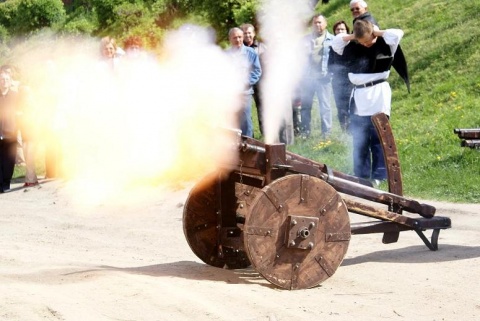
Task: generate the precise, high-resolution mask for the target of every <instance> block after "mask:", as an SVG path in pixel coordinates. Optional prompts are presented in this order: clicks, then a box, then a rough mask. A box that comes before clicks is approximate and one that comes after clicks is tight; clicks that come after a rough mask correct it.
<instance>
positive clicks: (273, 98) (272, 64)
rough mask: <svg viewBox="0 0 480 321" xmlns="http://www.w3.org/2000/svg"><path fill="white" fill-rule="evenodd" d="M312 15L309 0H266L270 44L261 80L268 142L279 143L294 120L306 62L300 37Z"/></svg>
mask: <svg viewBox="0 0 480 321" xmlns="http://www.w3.org/2000/svg"><path fill="white" fill-rule="evenodd" d="M311 14H312V10H311V7H310V5H309V0H301V1H291V0H264V1H263V5H262V11H261V12H260V13H259V14H258V18H259V21H260V25H261V32H262V38H263V39H264V40H265V43H266V45H267V51H266V52H265V54H264V55H265V59H264V60H265V63H264V66H263V67H264V78H263V79H262V83H261V86H262V93H263V101H264V107H263V108H264V120H263V122H264V126H265V133H264V135H265V142H266V143H274V142H277V141H278V134H279V130H280V128H281V127H282V126H283V125H284V124H285V123H289V122H290V121H291V118H292V105H291V100H292V94H293V92H294V90H295V86H296V85H297V82H298V80H299V78H300V75H301V72H302V68H303V66H304V64H305V61H304V59H305V57H304V55H302V53H301V50H302V47H301V45H300V44H301V42H300V40H301V37H302V36H303V35H304V34H305V22H306V21H307V20H308V18H309V17H310V15H311Z"/></svg>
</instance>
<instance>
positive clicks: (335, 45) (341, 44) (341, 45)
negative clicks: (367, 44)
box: [332, 33, 350, 55]
mask: <svg viewBox="0 0 480 321" xmlns="http://www.w3.org/2000/svg"><path fill="white" fill-rule="evenodd" d="M345 35H346V34H345V33H340V34H338V35H336V36H335V37H333V41H332V49H333V51H335V52H336V53H337V54H339V55H343V50H344V49H345V47H346V46H347V45H348V44H349V43H350V41H344V40H343V37H345Z"/></svg>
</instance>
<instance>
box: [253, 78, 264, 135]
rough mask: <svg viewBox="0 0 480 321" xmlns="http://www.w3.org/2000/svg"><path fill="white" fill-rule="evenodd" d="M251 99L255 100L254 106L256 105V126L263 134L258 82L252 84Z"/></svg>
mask: <svg viewBox="0 0 480 321" xmlns="http://www.w3.org/2000/svg"><path fill="white" fill-rule="evenodd" d="M253 101H254V102H255V107H257V116H258V128H259V129H260V133H261V134H262V135H263V104H262V95H261V93H260V85H259V84H256V85H255V86H253Z"/></svg>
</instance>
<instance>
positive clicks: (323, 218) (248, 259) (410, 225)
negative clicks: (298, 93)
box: [183, 114, 451, 290]
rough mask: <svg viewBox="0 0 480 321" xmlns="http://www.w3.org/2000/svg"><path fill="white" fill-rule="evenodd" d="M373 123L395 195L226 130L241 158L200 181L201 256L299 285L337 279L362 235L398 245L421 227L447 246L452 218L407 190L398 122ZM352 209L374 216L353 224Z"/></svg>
mask: <svg viewBox="0 0 480 321" xmlns="http://www.w3.org/2000/svg"><path fill="white" fill-rule="evenodd" d="M372 120H374V124H375V126H376V128H377V131H378V132H379V136H380V139H381V143H382V146H383V148H384V154H385V159H386V164H387V167H388V170H387V172H388V188H389V191H388V192H386V191H383V190H379V189H377V188H374V187H373V186H372V184H371V183H370V182H369V181H368V180H364V179H359V178H357V177H354V176H351V175H348V174H345V173H342V172H339V171H336V170H334V169H333V168H331V167H330V166H327V165H326V164H322V163H319V162H316V161H313V160H310V159H308V158H305V157H302V156H300V155H297V154H294V153H291V152H288V151H286V147H285V145H284V144H265V143H263V142H260V141H258V140H255V139H253V138H249V137H245V136H242V135H241V133H240V132H238V131H227V130H226V133H225V134H228V135H233V136H234V140H235V143H234V144H233V146H232V152H235V153H237V154H238V160H237V162H236V163H235V164H226V166H225V168H220V169H218V170H217V171H215V172H213V173H211V174H209V175H207V176H206V177H204V178H203V179H202V180H201V181H200V182H198V183H196V184H195V185H194V187H193V188H192V189H191V191H190V193H189V195H188V198H187V201H186V203H185V207H184V212H183V230H184V234H185V237H186V240H187V242H188V244H189V246H190V248H191V249H192V251H193V252H194V254H195V255H196V256H197V257H198V258H200V259H201V260H202V261H203V262H205V263H206V264H208V265H211V266H214V267H218V268H228V269H242V268H247V267H249V266H250V265H251V266H252V267H253V268H254V269H255V270H256V271H257V272H258V273H259V274H260V275H261V276H263V277H264V278H265V279H266V280H267V281H269V282H270V283H272V284H274V285H276V286H278V287H280V288H283V289H289V290H295V289H306V288H311V287H314V286H317V285H319V284H320V283H321V282H323V281H325V280H326V279H328V278H329V277H331V276H332V275H333V274H334V273H335V271H336V270H337V268H338V267H339V266H340V264H341V263H342V261H343V258H344V257H345V254H346V252H347V249H348V245H349V242H350V239H351V236H352V235H358V234H368V233H383V243H393V242H397V240H398V238H399V234H400V232H403V231H415V232H416V233H417V234H418V235H419V236H420V238H421V239H422V241H423V242H424V243H425V245H426V246H427V247H428V248H429V249H430V250H432V251H435V250H437V249H438V237H439V233H440V231H441V230H442V229H447V228H450V227H451V220H450V219H449V218H448V217H440V216H435V211H436V209H435V207H434V206H431V205H429V204H424V203H421V202H419V201H416V200H413V199H409V198H406V197H404V196H402V193H403V191H402V179H401V172H400V166H399V163H398V154H397V150H396V146H395V142H394V140H393V135H392V131H391V128H390V124H389V122H388V118H387V117H386V116H385V115H384V114H376V115H374V116H373V117H372ZM405 212H408V214H407V213H405ZM351 214H352V215H353V214H357V215H361V216H363V217H366V218H368V221H365V222H359V223H351V222H350V215H351ZM427 230H431V231H432V234H431V237H430V238H428V237H427V236H426V235H425V234H424V232H425V231H427Z"/></svg>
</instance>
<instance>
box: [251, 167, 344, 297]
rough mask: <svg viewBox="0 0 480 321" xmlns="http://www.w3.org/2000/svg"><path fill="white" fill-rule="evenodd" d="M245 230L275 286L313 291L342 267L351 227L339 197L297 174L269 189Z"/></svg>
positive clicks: (256, 260)
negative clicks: (313, 288)
mask: <svg viewBox="0 0 480 321" xmlns="http://www.w3.org/2000/svg"><path fill="white" fill-rule="evenodd" d="M250 211H251V213H250V215H249V216H248V219H247V220H246V222H245V226H244V242H245V251H246V252H247V255H248V258H249V260H250V262H251V263H252V266H253V267H254V268H255V270H256V271H257V272H258V273H260V274H261V275H262V276H263V277H264V278H265V279H266V280H267V281H269V282H271V283H273V284H274V285H276V286H278V287H280V288H284V289H289V290H294V289H306V288H311V287H314V286H316V285H318V284H320V283H321V282H323V281H324V280H326V279H327V278H329V277H330V276H332V275H333V274H334V273H335V271H336V269H337V268H338V267H339V266H340V264H341V263H342V261H343V258H344V256H345V253H346V251H347V249H348V244H349V242H350V236H351V229H350V220H349V216H348V209H347V207H346V205H345V203H344V202H343V200H342V198H341V196H340V194H339V193H338V192H337V191H336V190H335V189H334V188H333V187H331V186H330V185H328V184H327V183H326V182H324V181H322V180H321V179H319V178H316V177H312V176H308V175H301V174H294V175H288V176H284V177H282V178H279V179H277V180H275V181H274V182H272V183H271V184H269V185H267V186H265V187H264V188H263V189H262V190H261V191H260V193H258V195H257V198H256V199H255V201H254V202H253V204H252V206H251V207H250Z"/></svg>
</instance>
